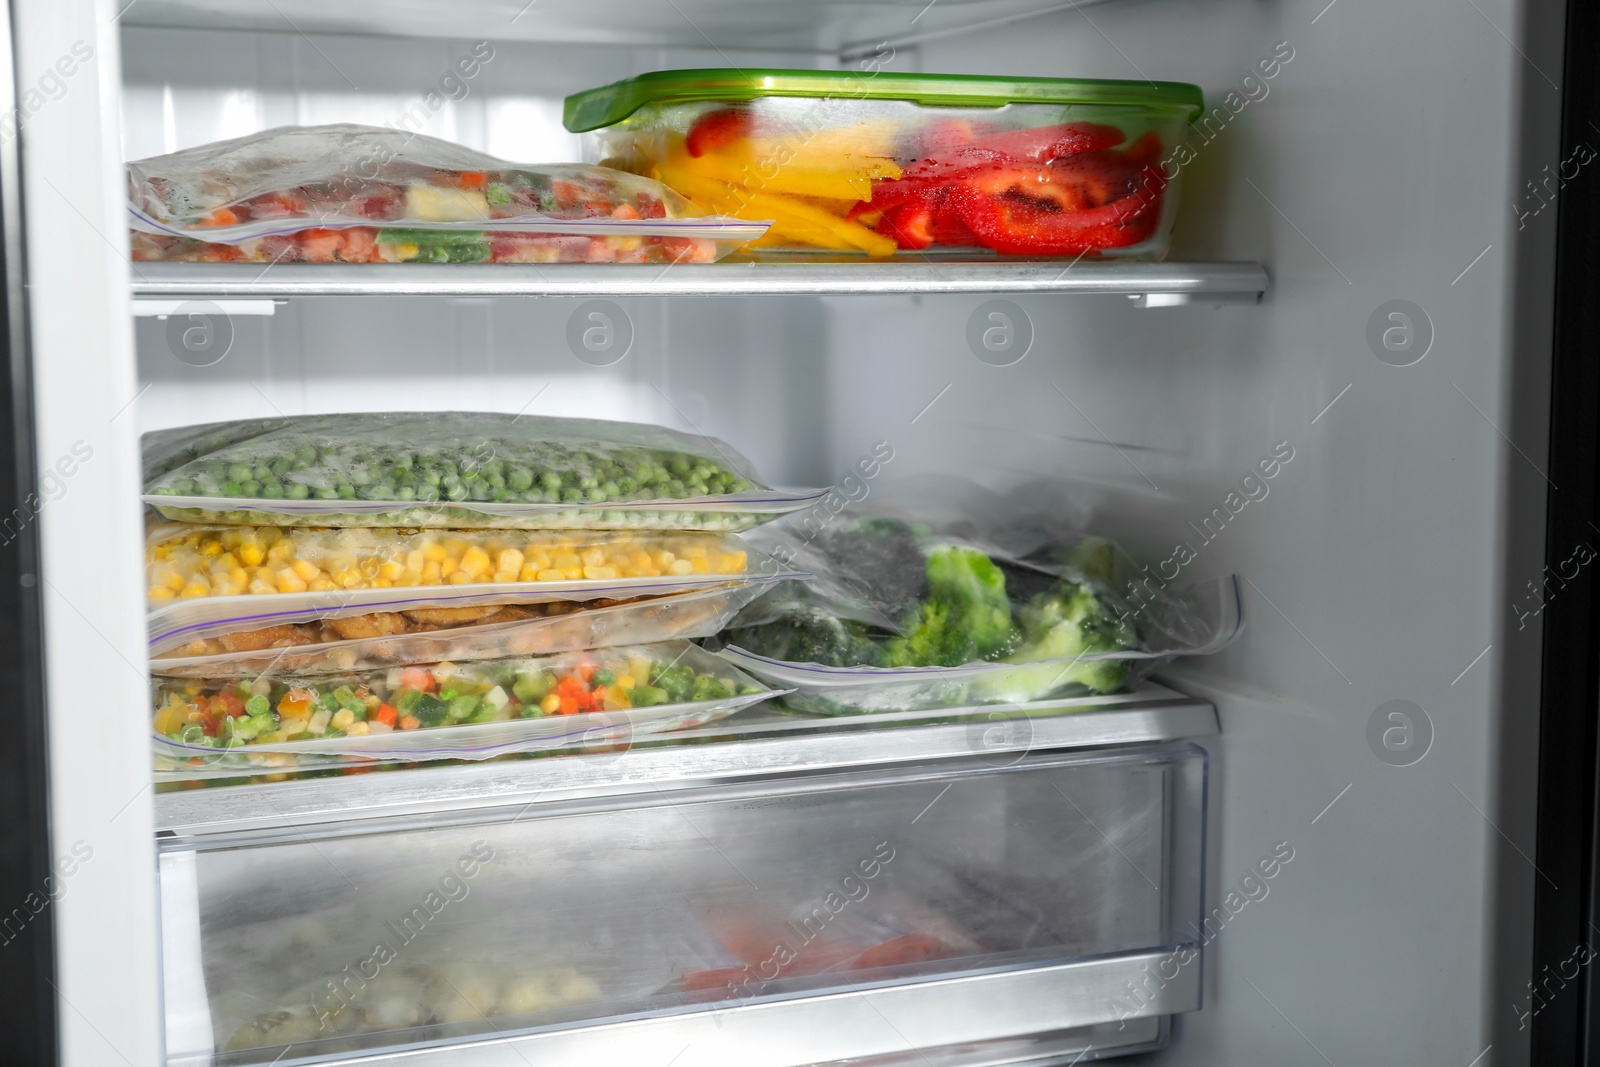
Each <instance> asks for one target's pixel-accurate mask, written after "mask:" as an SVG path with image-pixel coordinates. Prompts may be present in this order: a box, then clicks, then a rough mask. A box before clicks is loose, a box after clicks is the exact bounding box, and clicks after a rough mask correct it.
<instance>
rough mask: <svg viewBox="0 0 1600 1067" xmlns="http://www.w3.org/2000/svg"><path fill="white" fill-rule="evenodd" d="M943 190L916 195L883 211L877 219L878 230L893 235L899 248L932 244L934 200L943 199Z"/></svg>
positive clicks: (913, 248)
mask: <svg viewBox="0 0 1600 1067" xmlns="http://www.w3.org/2000/svg"><path fill="white" fill-rule="evenodd" d="M942 192H943V190H938V191H935V192H934V193H933V194H931V195H928V196H916V197H913V198H912V199H910V200H908V201H906V202H905V203H904V204H901V205H900V206H899V207H896V208H893V209H891V210H889V211H886V212H884V214H883V218H881V219H879V220H878V232H879V233H881V234H883V235H884V236H885V237H893V238H894V240H895V243H896V244H898V245H899V246H900V247H901V248H908V249H912V250H916V249H921V248H927V247H928V246H929V245H931V244H933V237H934V233H933V229H934V212H935V210H936V203H935V200H936V198H937V199H940V200H942V199H943V196H942Z"/></svg>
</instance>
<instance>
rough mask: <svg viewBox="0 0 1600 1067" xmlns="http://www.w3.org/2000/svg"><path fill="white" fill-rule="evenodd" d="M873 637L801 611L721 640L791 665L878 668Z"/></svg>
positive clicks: (866, 629) (847, 623)
mask: <svg viewBox="0 0 1600 1067" xmlns="http://www.w3.org/2000/svg"><path fill="white" fill-rule="evenodd" d="M874 633H875V631H874V630H873V629H872V627H870V626H867V625H866V624H865V623H860V622H856V621H854V620H852V619H836V618H834V617H833V616H832V615H829V614H827V613H825V612H822V611H817V610H814V609H813V610H807V609H802V610H797V611H793V612H791V613H790V614H788V615H786V616H784V617H783V618H781V619H778V620H776V621H774V622H768V623H762V624H761V625H759V626H747V627H742V628H739V629H734V630H728V631H725V632H724V633H723V635H722V637H723V639H724V640H725V642H726V643H727V644H730V645H738V646H739V647H740V648H743V649H746V650H748V651H750V652H754V653H755V654H756V655H758V656H767V657H769V658H771V659H781V660H786V661H788V662H790V663H820V664H822V665H824V666H827V667H856V666H863V667H881V666H883V665H884V664H883V659H884V657H883V649H882V648H880V647H879V646H878V644H877V643H876V642H875V641H874V640H873V637H874Z"/></svg>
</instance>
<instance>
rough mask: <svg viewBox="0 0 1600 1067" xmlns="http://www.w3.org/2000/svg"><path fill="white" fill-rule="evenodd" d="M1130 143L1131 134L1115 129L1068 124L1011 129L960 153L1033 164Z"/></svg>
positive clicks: (1078, 123) (1087, 124)
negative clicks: (999, 157) (1128, 140)
mask: <svg viewBox="0 0 1600 1067" xmlns="http://www.w3.org/2000/svg"><path fill="white" fill-rule="evenodd" d="M1125 140H1127V135H1126V134H1124V133H1123V132H1122V131H1121V130H1119V129H1117V128H1116V127H1115V126H1099V125H1096V124H1095V123H1092V122H1066V123H1062V124H1061V125H1059V126H1035V127H1033V128H1032V129H1027V130H1007V131H1006V132H1004V133H993V134H989V135H988V136H986V137H980V138H979V139H978V140H976V141H973V142H972V143H971V144H969V145H965V146H963V147H962V148H961V149H960V151H959V153H958V154H961V155H970V154H974V153H987V152H992V153H994V154H995V155H997V156H1003V157H1005V158H1007V159H1015V160H1019V161H1022V160H1025V161H1027V162H1030V163H1048V162H1049V161H1050V160H1052V159H1060V158H1061V157H1062V156H1075V155H1079V154H1081V153H1083V152H1099V151H1102V150H1103V149H1107V148H1114V147H1116V146H1117V145H1119V144H1121V143H1122V142H1123V141H1125Z"/></svg>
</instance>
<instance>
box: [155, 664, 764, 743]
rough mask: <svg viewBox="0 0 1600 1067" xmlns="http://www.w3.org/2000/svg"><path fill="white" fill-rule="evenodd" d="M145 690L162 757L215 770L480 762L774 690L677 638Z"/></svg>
mask: <svg viewBox="0 0 1600 1067" xmlns="http://www.w3.org/2000/svg"><path fill="white" fill-rule="evenodd" d="M153 688H154V703H155V714H154V718H153V719H152V722H151V728H152V731H153V739H154V742H155V745H156V750H157V752H158V753H160V754H164V755H167V756H173V757H180V758H182V757H189V758H194V759H198V760H200V761H201V762H202V763H206V764H210V765H216V764H218V763H226V762H228V761H229V760H230V759H234V760H236V761H237V762H241V763H245V762H249V761H250V760H251V759H252V758H253V757H254V756H256V755H260V756H265V757H271V756H287V757H289V759H288V760H287V761H286V765H292V764H293V763H294V757H295V756H296V755H297V754H306V755H313V756H329V755H332V756H349V757H366V758H371V759H399V760H428V759H488V758H490V757H492V756H498V755H504V754H506V753H511V752H528V751H538V750H540V749H551V748H560V747H562V746H564V745H568V744H585V745H588V744H597V743H607V742H612V741H626V740H628V739H629V738H630V737H632V736H634V735H636V734H639V733H658V732H662V731H666V730H676V729H684V728H687V727H692V726H701V725H704V724H705V723H708V722H714V721H716V720H717V719H720V718H723V717H725V716H727V715H730V714H732V713H733V712H734V711H736V710H738V709H739V708H742V707H745V706H747V705H749V704H753V703H756V702H758V701H761V700H765V699H767V698H768V697H770V696H773V695H775V691H774V690H772V689H771V688H769V687H767V686H765V685H763V684H761V683H760V682H757V681H756V680H754V679H753V678H751V677H750V676H749V675H747V674H745V673H744V672H742V671H740V670H738V669H737V668H735V667H733V666H732V665H731V664H729V663H727V662H726V661H725V660H722V659H720V658H718V657H716V656H713V655H711V654H710V653H708V652H706V651H704V650H703V649H700V648H698V647H696V646H694V645H692V644H690V643H688V642H686V641H668V642H664V643H660V644H655V645H632V646H619V647H616V648H607V649H598V650H594V651H586V652H569V653H563V654H561V655H557V656H542V657H517V658H510V659H500V660H486V661H483V662H478V663H454V664H453V663H438V664H434V665H432V666H428V667H395V668H390V669H388V670H373V671H357V672H350V673H347V674H332V675H327V674H317V675H305V674H299V673H295V672H287V671H286V672H271V673H268V674H265V675H262V676H260V677H257V678H254V679H240V680H218V681H208V680H205V679H160V680H157V681H156V682H155V683H154V686H153ZM267 762H272V761H271V760H270V759H268V761H267Z"/></svg>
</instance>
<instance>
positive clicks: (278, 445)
mask: <svg viewBox="0 0 1600 1067" xmlns="http://www.w3.org/2000/svg"><path fill="white" fill-rule="evenodd" d="M202 429H209V430H211V431H212V433H211V434H210V435H209V436H208V437H207V438H203V439H202V442H201V444H202V445H203V444H204V441H206V440H216V441H218V442H219V444H217V446H216V447H213V448H209V449H206V450H204V451H201V450H200V448H199V447H194V446H191V448H190V450H191V451H195V452H197V453H198V454H196V455H194V456H193V458H190V459H188V460H187V461H186V462H182V463H177V464H175V465H172V466H169V467H168V469H166V470H162V471H159V472H154V471H153V472H148V473H147V475H146V485H145V494H146V495H145V500H146V501H147V502H148V503H150V504H152V505H154V506H155V507H156V508H157V509H158V510H159V511H160V512H161V513H162V514H164V515H166V516H167V517H168V518H173V519H178V520H180V521H213V522H216V521H223V522H251V523H254V522H259V521H261V518H262V515H272V516H275V517H278V518H279V521H288V522H303V523H309V524H311V525H320V526H342V525H351V526H454V527H471V526H501V527H538V526H561V527H567V528H584V529H620V528H627V527H633V526H640V525H652V526H665V527H673V528H680V529H699V528H715V529H732V528H743V527H747V526H750V525H754V524H755V523H757V522H760V521H764V519H765V518H770V517H772V516H773V515H776V514H779V513H781V512H783V511H786V510H792V509H794V508H796V507H802V506H804V505H805V503H807V502H808V501H809V500H810V499H812V498H813V497H814V496H815V495H816V494H805V493H800V494H788V493H778V492H774V491H772V490H768V489H767V488H766V487H764V486H762V485H760V484H759V483H757V482H756V480H755V476H754V473H753V472H752V471H751V470H750V468H749V465H748V464H747V463H746V462H745V461H744V460H743V458H742V457H739V456H738V455H737V454H736V453H734V452H732V451H731V450H729V449H728V448H727V447H726V446H725V445H722V444H721V443H720V442H718V441H716V440H714V439H712V438H707V437H698V436H692V435H689V434H682V433H677V432H675V431H672V430H668V429H665V428H664V427H659V426H646V425H641V424H637V423H622V422H605V421H601V420H598V419H563V418H551V417H544V416H515V415H506V414H500V413H495V412H405V413H364V414H359V415H305V416H298V417H294V418H285V419H281V420H277V421H276V422H268V421H252V422H250V423H249V424H247V432H245V433H244V434H243V435H232V434H229V433H227V427H226V424H222V425H218V426H214V427H205V428H202ZM188 443H189V442H187V441H186V440H177V441H174V442H171V443H168V444H167V445H166V446H165V448H163V449H162V450H161V451H159V452H158V453H156V456H157V457H159V458H167V457H169V456H170V453H171V452H172V451H174V450H177V449H179V448H181V447H182V446H184V445H186V444H188ZM173 458H175V457H173ZM163 465H164V464H163Z"/></svg>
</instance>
